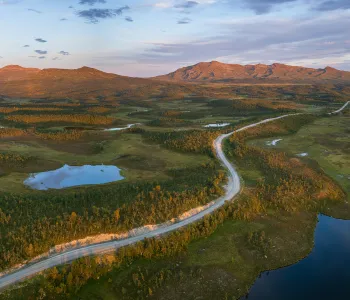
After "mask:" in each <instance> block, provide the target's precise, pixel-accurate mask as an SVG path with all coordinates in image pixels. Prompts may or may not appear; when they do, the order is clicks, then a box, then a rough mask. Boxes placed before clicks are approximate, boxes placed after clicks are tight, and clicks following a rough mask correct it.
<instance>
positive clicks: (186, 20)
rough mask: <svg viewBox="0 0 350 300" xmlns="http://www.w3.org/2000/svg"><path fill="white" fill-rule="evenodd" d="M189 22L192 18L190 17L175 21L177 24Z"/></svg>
mask: <svg viewBox="0 0 350 300" xmlns="http://www.w3.org/2000/svg"><path fill="white" fill-rule="evenodd" d="M191 22H192V20H191V19H190V18H182V19H180V20H178V21H177V24H180V25H184V24H189V23H191Z"/></svg>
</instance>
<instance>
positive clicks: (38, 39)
mask: <svg viewBox="0 0 350 300" xmlns="http://www.w3.org/2000/svg"><path fill="white" fill-rule="evenodd" d="M35 40H36V41H37V42H39V43H46V42H47V40H44V39H42V38H36V39H35Z"/></svg>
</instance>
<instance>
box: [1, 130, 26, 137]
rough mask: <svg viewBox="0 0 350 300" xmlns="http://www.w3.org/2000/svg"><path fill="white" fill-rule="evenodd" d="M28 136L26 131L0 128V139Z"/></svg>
mask: <svg viewBox="0 0 350 300" xmlns="http://www.w3.org/2000/svg"><path fill="white" fill-rule="evenodd" d="M26 134H28V132H27V131H26V130H22V129H17V128H0V138H9V137H19V136H24V135H26Z"/></svg>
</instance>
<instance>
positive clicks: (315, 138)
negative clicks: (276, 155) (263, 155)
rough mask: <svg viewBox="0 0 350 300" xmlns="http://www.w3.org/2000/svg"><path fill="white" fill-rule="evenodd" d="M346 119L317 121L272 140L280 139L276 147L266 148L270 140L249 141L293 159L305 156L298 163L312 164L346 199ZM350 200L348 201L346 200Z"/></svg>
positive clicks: (349, 175) (349, 188)
mask: <svg viewBox="0 0 350 300" xmlns="http://www.w3.org/2000/svg"><path fill="white" fill-rule="evenodd" d="M349 128H350V116H349V115H342V116H335V117H330V118H321V119H317V120H316V121H315V122H314V123H312V124H310V125H307V126H305V127H303V128H302V129H301V130H300V131H299V132H298V133H297V134H295V135H291V136H287V137H286V136H280V137H279V136H276V137H275V138H273V139H282V140H281V141H280V142H278V143H277V144H276V146H268V145H267V143H268V142H270V141H271V140H273V139H271V138H268V139H260V140H256V141H252V142H251V144H252V145H256V146H259V147H264V148H274V149H276V150H280V151H284V152H287V153H289V154H291V155H293V156H298V155H299V156H300V154H302V153H307V154H308V155H307V156H305V157H300V158H301V159H302V160H304V161H306V162H309V163H311V164H312V163H313V161H312V160H314V161H316V162H317V163H318V164H319V165H320V166H321V168H322V169H323V170H324V171H325V172H326V173H327V174H328V175H329V176H331V177H332V178H333V179H334V180H335V181H337V182H338V183H339V184H340V185H341V186H342V187H343V188H344V190H345V191H346V192H347V194H348V197H350V196H349V195H350V164H349V161H350V151H349V149H350V131H349ZM349 199H350V198H349Z"/></svg>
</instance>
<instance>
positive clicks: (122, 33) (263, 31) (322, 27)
mask: <svg viewBox="0 0 350 300" xmlns="http://www.w3.org/2000/svg"><path fill="white" fill-rule="evenodd" d="M349 28H350V0H330V1H329V0H326V1H325V0H194V1H183V0H125V1H120V0H115V1H114V0H59V1H58V0H0V33H1V38H2V43H1V47H0V67H2V66H5V65H9V64H19V65H22V66H25V67H37V68H50V67H53V68H79V67H81V66H85V65H86V66H90V67H95V68H98V69H101V70H104V71H108V72H113V73H118V74H122V75H128V76H140V77H145V76H153V75H159V74H164V73H168V72H171V71H173V70H175V69H177V68H179V67H182V66H187V65H192V64H195V63H197V62H199V61H211V60H219V61H222V62H226V63H239V64H250V63H266V64H270V63H273V62H281V63H287V64H292V65H303V66H310V67H315V68H318V67H325V66H328V65H329V66H333V67H336V68H339V69H343V70H350V30H349Z"/></svg>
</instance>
